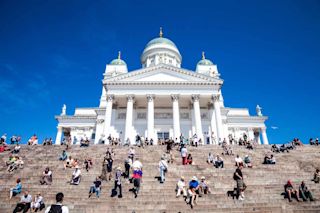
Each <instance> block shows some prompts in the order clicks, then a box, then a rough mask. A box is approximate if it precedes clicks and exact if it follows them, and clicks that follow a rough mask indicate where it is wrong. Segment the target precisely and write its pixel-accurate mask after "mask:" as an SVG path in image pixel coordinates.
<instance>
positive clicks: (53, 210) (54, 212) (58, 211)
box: [49, 205, 62, 213]
mask: <svg viewBox="0 0 320 213" xmlns="http://www.w3.org/2000/svg"><path fill="white" fill-rule="evenodd" d="M49 213H62V206H61V205H51V207H50V211H49Z"/></svg>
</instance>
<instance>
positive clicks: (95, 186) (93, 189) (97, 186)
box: [88, 177, 101, 198]
mask: <svg viewBox="0 0 320 213" xmlns="http://www.w3.org/2000/svg"><path fill="white" fill-rule="evenodd" d="M100 192H101V180H100V177H96V180H95V181H93V185H92V186H91V187H90V190H89V196H88V198H90V197H91V196H92V194H93V193H96V196H97V198H99V197H100Z"/></svg>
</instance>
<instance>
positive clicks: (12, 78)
mask: <svg viewBox="0 0 320 213" xmlns="http://www.w3.org/2000/svg"><path fill="white" fill-rule="evenodd" d="M319 11H320V1H317V0H308V1H304V0H300V1H298V0H282V1H276V0H268V1H266V0H261V1H254V0H251V1H246V0H244V1H233V0H226V1H212V0H209V1H190V2H188V1H166V0H164V1H155V2H154V3H153V2H152V1H140V0H137V1H125V0H122V1H89V0H88V1H84V0H74V1H72V0H68V1H57V0H56V1H53V0H48V1H42V0H38V1H35V0H30V1H23V0H21V1H18V0H17V1H11V0H2V1H0V74H1V75H0V121H1V122H0V134H2V133H4V132H6V133H8V135H12V134H20V135H22V137H23V140H24V141H26V140H27V139H28V138H29V137H30V136H31V135H32V134H33V133H36V134H38V135H39V137H40V139H42V138H44V137H53V138H54V137H55V135H56V125H57V122H56V121H55V119H54V115H56V114H59V113H60V112H61V106H62V105H63V104H64V103H65V104H66V105H67V113H68V114H72V113H73V112H74V108H75V107H90V106H98V104H99V103H98V102H99V98H100V95H101V80H102V77H103V76H102V74H103V72H104V68H105V64H106V63H109V62H110V61H111V60H112V59H114V58H116V57H117V52H118V50H121V51H122V56H123V59H124V60H125V61H126V62H127V64H128V68H129V70H135V69H138V68H140V67H141V65H140V60H139V58H140V55H141V53H142V51H143V49H144V46H145V45H146V43H147V42H148V41H149V40H151V39H152V38H154V37H157V36H158V32H159V27H160V26H162V27H163V29H164V36H165V37H167V38H169V39H171V40H172V41H174V42H175V44H176V45H177V46H178V48H179V50H180V52H181V54H182V57H183V61H182V66H183V67H184V68H187V69H195V66H196V63H197V62H198V60H199V59H200V58H201V51H205V52H206V57H207V58H209V59H211V60H212V61H213V62H214V63H216V64H217V65H218V68H219V71H220V73H221V77H222V78H223V79H224V80H225V82H224V86H223V89H222V91H223V95H224V99H225V105H226V106H230V107H248V108H249V110H250V113H251V114H255V106H256V104H259V105H260V106H262V107H263V114H265V115H268V116H269V120H268V121H267V123H266V124H267V126H268V129H267V133H268V137H269V141H270V143H282V142H286V141H288V140H290V139H292V138H293V137H299V138H301V139H302V140H303V141H304V142H307V141H308V139H309V137H317V136H320V124H319V104H320V101H319V90H320V89H319V88H320V84H319V80H320V72H319V71H320V42H319V39H320V12H319ZM271 126H277V127H279V129H277V130H273V129H271V128H270V127H271Z"/></svg>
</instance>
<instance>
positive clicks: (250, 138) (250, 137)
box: [247, 128, 254, 140]
mask: <svg viewBox="0 0 320 213" xmlns="http://www.w3.org/2000/svg"><path fill="white" fill-rule="evenodd" d="M247 135H248V140H254V134H253V129H252V128H248V134H247Z"/></svg>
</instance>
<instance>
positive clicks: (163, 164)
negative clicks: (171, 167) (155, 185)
mask: <svg viewBox="0 0 320 213" xmlns="http://www.w3.org/2000/svg"><path fill="white" fill-rule="evenodd" d="M159 170H160V183H163V182H164V181H165V175H166V172H167V171H168V164H167V162H166V160H165V158H164V157H161V160H160V161H159Z"/></svg>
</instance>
